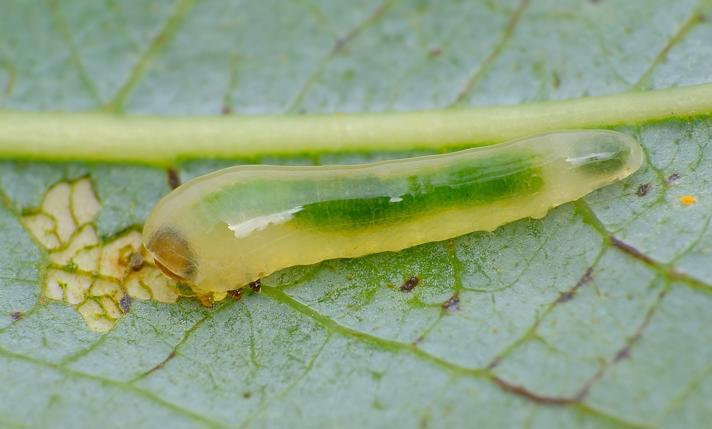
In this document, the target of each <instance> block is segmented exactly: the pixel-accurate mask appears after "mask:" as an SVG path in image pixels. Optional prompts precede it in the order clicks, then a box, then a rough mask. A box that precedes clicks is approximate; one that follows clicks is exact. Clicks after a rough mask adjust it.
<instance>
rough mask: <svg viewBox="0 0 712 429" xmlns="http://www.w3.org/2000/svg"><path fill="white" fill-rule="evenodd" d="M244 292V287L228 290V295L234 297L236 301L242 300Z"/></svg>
mask: <svg viewBox="0 0 712 429" xmlns="http://www.w3.org/2000/svg"><path fill="white" fill-rule="evenodd" d="M242 294H243V291H242V288H240V289H235V290H229V291H227V295H228V296H229V297H230V298H232V299H234V300H235V301H239V300H241V299H242Z"/></svg>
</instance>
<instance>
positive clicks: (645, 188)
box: [635, 183, 651, 197]
mask: <svg viewBox="0 0 712 429" xmlns="http://www.w3.org/2000/svg"><path fill="white" fill-rule="evenodd" d="M650 188H651V185H650V183H643V184H642V185H640V186H638V190H636V191H635V195H637V196H639V197H644V196H646V195H648V192H650Z"/></svg>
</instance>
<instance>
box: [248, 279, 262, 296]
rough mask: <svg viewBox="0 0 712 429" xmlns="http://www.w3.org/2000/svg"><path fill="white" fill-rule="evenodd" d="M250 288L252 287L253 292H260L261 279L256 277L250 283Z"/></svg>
mask: <svg viewBox="0 0 712 429" xmlns="http://www.w3.org/2000/svg"><path fill="white" fill-rule="evenodd" d="M250 289H252V292H254V293H260V292H261V291H262V281H261V280H259V279H258V280H255V281H254V282H252V283H250Z"/></svg>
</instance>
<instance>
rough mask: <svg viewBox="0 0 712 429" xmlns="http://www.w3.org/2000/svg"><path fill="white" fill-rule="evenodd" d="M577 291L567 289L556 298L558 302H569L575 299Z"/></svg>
mask: <svg viewBox="0 0 712 429" xmlns="http://www.w3.org/2000/svg"><path fill="white" fill-rule="evenodd" d="M574 295H575V292H574V291H570V290H567V291H566V292H561V294H560V295H559V299H557V300H556V302H557V303H564V302H569V301H571V300H572V299H574Z"/></svg>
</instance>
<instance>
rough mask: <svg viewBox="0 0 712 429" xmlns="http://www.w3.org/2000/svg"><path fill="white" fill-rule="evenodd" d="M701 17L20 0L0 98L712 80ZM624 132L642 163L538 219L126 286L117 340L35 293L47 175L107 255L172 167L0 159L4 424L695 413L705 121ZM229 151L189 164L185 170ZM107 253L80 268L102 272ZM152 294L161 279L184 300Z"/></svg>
mask: <svg viewBox="0 0 712 429" xmlns="http://www.w3.org/2000/svg"><path fill="white" fill-rule="evenodd" d="M709 10H710V3H709V1H705V0H703V1H691V0H690V1H688V0H681V1H675V2H669V1H662V0H654V1H651V0H635V1H614V0H603V1H593V0H591V1H579V0H576V1H575V0H565V1H561V0H556V1H554V0H551V1H544V0H538V1H533V0H532V1H526V0H521V1H515V0H507V1H497V2H495V1H486V0H482V1H477V2H459V1H455V0H447V1H438V2H428V1H423V0H410V1H407V0H400V1H396V0H386V1H384V2H379V1H377V0H359V1H346V0H339V1H334V0H304V1H295V2H280V1H276V0H275V1H272V0H267V1H234V2H231V1H226V0H204V1H191V0H182V1H169V0H163V1H158V2H150V3H147V2H143V1H138V0H131V1H121V2H114V1H110V0H105V1H97V2H84V1H79V0H70V1H62V2H59V1H50V2H46V3H36V2H24V1H21V0H8V1H6V2H5V4H4V5H3V13H2V14H0V35H1V36H2V37H0V106H1V107H2V108H6V109H15V110H37V111H43V110H58V111H83V110H93V109H99V108H103V109H105V110H109V111H111V112H114V113H116V114H121V113H135V114H152V115H153V114H155V115H174V114H189V115H219V114H240V115H245V114H257V113H267V114H283V113H323V112H363V111H368V112H381V111H390V110H415V109H426V108H428V109H430V108H445V107H450V106H457V105H494V104H518V103H524V102H532V101H540V100H553V99H563V98H576V97H582V96H587V95H603V94H611V93H617V92H626V91H646V90H650V89H657V88H667V87H673V86H679V85H687V84H695V83H704V82H710V81H712V74H711V73H710V70H712V45H710V44H709V40H712V23H711V22H710V21H709V20H707V19H705V14H706V13H708V12H709ZM30 29H31V30H32V31H30ZM622 130H623V131H625V132H628V133H630V134H632V135H635V136H636V137H637V138H638V139H639V140H640V141H641V143H642V144H643V146H644V148H645V150H646V153H647V163H646V165H645V166H644V167H643V168H642V169H641V170H640V171H639V172H638V173H636V174H635V175H634V176H633V177H631V178H629V179H628V180H626V181H624V182H622V183H618V184H615V185H612V186H609V187H607V188H605V189H602V190H600V191H598V192H595V193H593V194H591V195H589V196H588V197H586V198H584V199H583V200H581V201H578V202H575V203H571V204H567V205H564V206H562V207H559V208H557V209H555V210H552V211H551V212H550V213H549V215H547V216H546V217H545V218H543V219H541V220H522V221H519V222H516V223H514V224H511V225H507V226H505V227H502V228H500V229H498V230H497V231H496V232H494V233H475V234H469V235H466V236H463V237H460V238H457V239H454V240H451V241H447V242H442V243H431V244H427V245H423V246H419V247H416V248H412V249H408V250H405V251H403V252H400V253H397V254H390V253H389V254H378V255H372V256H368V257H364V258H359V259H355V260H335V261H329V262H325V263H322V264H319V265H316V266H311V267H298V268H293V269H288V270H284V271H282V272H280V273H277V274H275V275H273V276H270V277H268V278H267V279H264V281H263V291H262V293H261V294H252V295H249V296H246V297H245V298H244V299H243V300H241V301H239V302H236V301H230V300H227V301H224V302H221V303H219V304H218V305H216V306H215V307H214V308H212V309H205V308H203V307H201V306H200V305H199V304H198V303H197V302H196V301H194V300H187V299H181V300H178V301H177V303H176V304H172V303H166V302H164V303H161V302H155V301H152V300H143V299H133V300H130V302H129V301H126V302H123V301H121V300H119V299H118V298H117V299H116V300H114V301H112V302H114V303H115V304H116V302H118V301H121V302H120V304H121V306H122V309H118V308H117V309H116V311H121V313H120V316H121V317H120V318H118V321H116V320H113V319H112V320H111V321H110V322H111V323H110V325H107V329H104V330H105V331H106V332H105V333H98V332H95V331H92V330H89V329H88V328H87V324H86V323H85V321H84V320H83V319H82V316H81V315H80V314H79V313H78V312H77V311H76V309H75V308H73V307H72V306H71V305H69V304H67V303H66V302H61V301H58V300H52V299H49V298H48V297H47V292H46V291H47V284H48V279H51V278H52V277H51V272H52V267H53V265H52V264H53V262H52V261H54V260H55V259H52V258H57V257H58V256H57V255H56V254H54V253H56V251H57V250H56V249H55V250H52V248H51V246H52V244H48V243H50V241H42V240H41V239H40V238H38V235H37V234H36V233H34V232H32V231H35V230H33V229H32V228H31V227H30V226H28V225H29V224H28V222H31V221H28V219H29V218H30V217H31V216H36V215H38V214H46V213H50V212H47V211H46V210H45V208H44V207H45V206H46V204H47V203H46V201H47V195H48V192H49V191H50V190H51V189H55V188H56V187H57V186H59V185H58V184H62V183H64V184H67V185H66V186H74V184H76V183H84V182H82V181H88V183H89V184H90V189H91V192H92V193H93V195H94V196H95V197H96V201H97V202H98V203H99V205H100V209H99V210H98V211H97V212H96V213H94V214H92V216H90V217H88V218H87V219H88V220H87V221H86V222H85V223H82V222H80V221H77V222H75V224H76V225H75V226H74V227H73V228H75V229H72V231H75V233H77V234H78V232H76V231H79V230H80V229H81V227H82V225H85V226H86V225H88V226H89V227H91V228H92V231H93V232H94V233H95V236H96V237H97V240H98V242H99V243H100V244H99V245H98V246H99V248H101V249H107V248H108V246H109V245H110V244H111V243H117V242H118V240H124V239H126V238H125V237H127V236H129V235H130V234H131V233H132V231H134V232H135V231H137V230H139V229H140V227H141V224H142V223H143V221H144V220H145V219H146V216H147V215H148V213H149V211H150V209H151V208H152V207H153V205H154V204H155V203H156V202H157V201H158V199H159V198H160V197H161V196H162V195H164V194H166V193H167V192H168V191H169V190H170V186H169V178H168V176H169V174H167V172H166V171H165V170H162V169H159V168H152V167H146V166H136V165H105V164H95V163H80V162H78V163H74V164H66V163H33V162H26V161H22V160H7V161H3V162H2V163H0V187H1V189H2V205H1V206H0V238H1V240H0V368H2V371H0V386H1V387H0V396H1V397H2V398H3V400H2V401H0V426H3V427H18V428H20V427H48V428H54V427H57V428H63V427H96V426H99V425H101V426H102V427H107V428H109V427H136V428H149V427H159V426H170V427H175V428H183V427H185V428H194V427H206V428H213V427H214V428H221V427H367V426H376V427H384V426H386V427H391V426H395V427H463V426H469V427H534V428H539V427H541V428H549V427H580V428H589V427H590V428H601V427H621V426H632V427H649V426H652V427H665V428H674V427H681V428H688V427H702V426H703V425H704V424H705V423H707V422H708V421H709V420H710V418H712V406H711V405H710V401H709V397H710V395H712V330H710V329H709V326H710V325H711V324H712V311H710V309H712V280H710V279H712V268H711V267H712V264H709V260H710V257H712V231H710V229H709V224H710V221H711V219H712V215H711V213H712V183H710V181H711V180H712V179H710V178H712V161H710V160H712V148H711V147H710V145H709V142H710V141H711V140H712V120H711V119H710V118H709V117H704V116H699V117H692V118H689V119H685V120H680V119H675V120H665V121H660V122H656V123H653V124H647V125H642V126H633V125H631V126H629V127H623V128H622ZM402 155H409V154H403V153H399V154H392V153H390V154H385V155H384V154H378V153H373V154H362V155H354V154H351V155H321V156H319V155H318V154H317V155H314V156H309V157H291V158H271V157H269V158H268V157H265V158H263V159H261V160H260V161H261V162H266V163H267V162H270V163H275V162H278V163H307V164H308V163H314V162H318V163H334V162H342V163H352V162H360V161H365V160H372V159H379V158H382V157H391V156H402ZM236 162H245V160H233V161H211V160H199V159H196V160H190V161H186V162H185V163H183V164H182V165H180V166H177V170H176V172H175V173H177V176H178V177H179V178H180V179H181V180H183V181H185V180H188V179H189V178H191V177H194V176H196V175H198V174H201V173H204V172H207V171H212V170H214V169H216V168H218V167H221V166H225V165H230V164H234V163H236ZM174 175H175V174H174ZM62 186H65V185H62ZM68 195H69V194H68ZM71 195H74V194H71ZM685 196H694V197H695V199H696V200H695V202H694V203H692V204H685V203H684V201H689V200H685V199H683V200H681V198H682V197H685ZM67 198H70V197H67ZM71 198H73V197H71ZM87 198H89V197H87ZM57 201H60V202H59V203H56V204H59V206H57V207H60V206H62V204H67V203H66V201H69V200H67V199H66V198H65V199H61V198H60V199H58V200H57ZM87 201H88V200H87ZM62 207H63V206H62ZM52 210H54V209H52ZM57 210H59V209H57ZM52 213H54V212H52ZM55 220H56V219H55ZM72 237H75V236H74V235H72ZM46 240H51V239H49V238H47V239H46ZM57 240H58V241H57V243H59V244H58V246H60V247H58V248H59V249H63V248H64V247H61V246H66V245H69V244H68V243H70V242H71V240H70V239H68V240H62V239H61V237H59V238H58V239H57ZM121 243H123V242H121ZM122 245H123V244H122ZM48 246H49V247H48ZM117 246H118V245H117ZM118 247H121V246H118ZM118 247H117V249H118ZM129 247H130V246H129ZM122 248H123V247H122ZM120 250H121V249H118V250H116V252H117V253H116V255H119V256H120V255H121V252H120ZM102 251H103V250H102ZM53 254H54V256H53ZM111 255H114V253H111ZM119 256H116V258H119ZM112 257H113V256H112ZM107 258H108V259H107V260H109V259H110V260H112V261H113V260H114V259H111V258H109V257H108V256H107ZM102 261H103V259H102ZM68 266H70V265H62V266H61V267H60V268H62V270H65V271H67V272H70V273H72V271H71V269H69V268H67V267H68ZM103 267H104V266H103V265H102V266H97V267H95V268H94V271H91V272H92V273H94V275H97V276H105V278H106V279H109V280H111V279H113V277H111V275H110V274H106V273H105V272H104V271H102V270H103V269H104V270H105V269H108V268H103ZM97 273H98V274H97ZM102 273H103V274H102ZM413 276H417V277H418V279H419V281H418V282H417V285H416V286H415V287H414V288H412V290H411V291H409V292H406V291H402V290H401V285H403V284H404V283H405V282H407V281H408V280H409V279H410V278H411V277H413ZM112 281H113V280H112ZM117 281H118V280H117ZM121 281H122V282H123V281H127V282H128V280H125V279H123V278H122V280H121ZM145 281H146V282H148V283H151V282H154V283H151V284H155V281H154V280H145ZM121 284H122V287H125V284H128V283H121ZM161 290H163V289H161ZM87 293H89V292H87ZM144 293H149V292H146V291H144ZM160 293H161V292H160V291H159V290H158V289H156V290H153V289H152V290H151V291H150V294H152V296H154V298H156V297H157V296H158V297H163V299H162V300H163V301H169V302H170V301H171V299H173V300H174V298H171V296H168V295H160ZM136 294H138V292H136ZM102 296H103V295H102ZM136 296H138V295H136ZM92 299H94V298H92ZM65 300H66V299H65ZM159 300H160V299H159ZM92 302H97V303H99V304H98V305H100V306H109V305H111V304H110V303H108V302H105V301H102V300H101V299H99V298H96V299H95V300H93V301H92ZM127 302H128V303H127ZM124 304H126V308H123V306H124ZM101 308H104V310H106V311H107V312H108V311H109V310H107V308H108V307H101ZM87 311H88V310H87ZM83 314H84V313H83ZM102 314H103V313H102ZM107 314H108V313H107ZM102 317H104V316H102ZM99 319H101V317H99V318H98V319H96V320H99ZM101 320H104V319H101Z"/></svg>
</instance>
